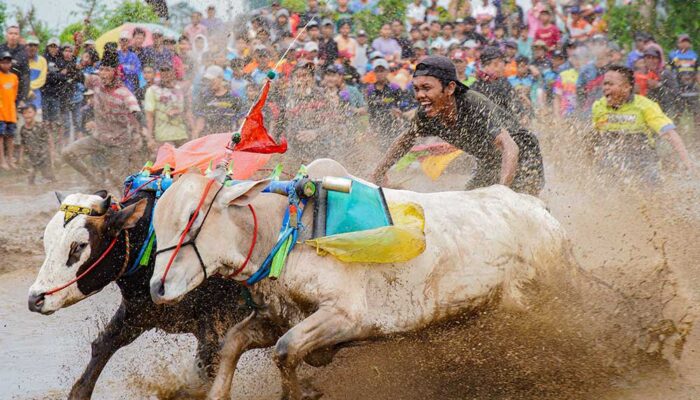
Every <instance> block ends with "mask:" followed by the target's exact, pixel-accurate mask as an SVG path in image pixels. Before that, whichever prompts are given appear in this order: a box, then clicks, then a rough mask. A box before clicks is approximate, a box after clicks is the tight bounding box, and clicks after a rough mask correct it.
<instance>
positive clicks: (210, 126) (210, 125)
mask: <svg viewBox="0 0 700 400" xmlns="http://www.w3.org/2000/svg"><path fill="white" fill-rule="evenodd" d="M243 112H244V111H243V102H242V101H241V98H240V97H235V96H233V95H232V94H231V93H230V92H228V91H227V92H226V93H225V94H224V95H223V96H216V95H214V93H212V92H211V91H209V90H206V91H205V92H204V93H203V94H202V96H201V97H200V98H199V101H198V102H197V104H196V108H195V115H196V116H197V117H202V118H204V121H205V126H204V134H206V135H208V134H212V133H223V132H231V131H232V130H233V129H234V128H235V124H236V121H237V120H238V119H239V118H240V117H242V113H243Z"/></svg>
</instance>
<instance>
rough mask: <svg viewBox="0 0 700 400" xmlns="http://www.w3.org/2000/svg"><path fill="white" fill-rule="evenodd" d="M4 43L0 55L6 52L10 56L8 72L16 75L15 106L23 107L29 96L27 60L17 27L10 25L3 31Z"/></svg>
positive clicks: (0, 45)
mask: <svg viewBox="0 0 700 400" xmlns="http://www.w3.org/2000/svg"><path fill="white" fill-rule="evenodd" d="M5 39H6V42H5V43H3V44H0V53H4V52H8V53H10V55H11V56H12V68H11V69H10V71H11V72H12V73H13V74H15V75H17V79H18V80H19V87H18V90H17V104H18V105H23V104H24V102H25V100H26V99H27V94H29V82H30V81H31V79H30V78H29V58H28V57H27V48H26V47H25V46H24V45H23V44H20V34H19V27H17V25H12V26H10V27H8V28H7V29H6V30H5Z"/></svg>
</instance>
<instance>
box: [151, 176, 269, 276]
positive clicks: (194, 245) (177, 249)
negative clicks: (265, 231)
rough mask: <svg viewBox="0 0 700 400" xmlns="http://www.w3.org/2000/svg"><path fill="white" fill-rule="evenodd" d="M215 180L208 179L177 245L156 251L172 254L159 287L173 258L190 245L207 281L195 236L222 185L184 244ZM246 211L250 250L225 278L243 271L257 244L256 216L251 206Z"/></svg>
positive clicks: (200, 228)
mask: <svg viewBox="0 0 700 400" xmlns="http://www.w3.org/2000/svg"><path fill="white" fill-rule="evenodd" d="M214 182H215V180H214V179H210V180H209V182H207V186H206V187H205V188H204V193H202V197H201V198H200V199H199V203H198V204H197V208H195V211H194V213H193V214H192V218H190V220H189V221H188V222H187V225H186V226H185V230H184V231H183V232H182V235H180V239H179V240H178V243H177V244H176V245H174V246H170V247H166V248H164V249H159V250H157V251H156V255H158V254H160V253H163V252H166V251H171V250H173V254H171V255H170V259H169V260H168V264H167V265H166V266H165V271H164V272H163V276H162V277H161V279H160V283H161V285H165V279H166V277H167V276H168V272H169V271H170V268H171V267H172V265H173V262H174V261H175V258H176V257H177V254H178V253H179V252H180V249H181V248H182V247H184V246H187V245H192V248H193V249H194V252H195V254H196V255H197V258H198V259H199V264H200V266H201V267H202V272H203V273H204V279H207V269H206V266H205V265H204V260H203V259H202V256H201V255H200V253H199V249H198V248H197V243H196V240H197V236H199V232H201V230H202V227H203V226H204V222H205V221H206V220H207V217H208V216H209V211H211V207H212V205H213V204H214V200H215V199H216V197H217V196H218V195H219V192H221V189H223V188H224V185H221V187H220V188H219V190H217V191H216V193H215V194H214V197H213V198H212V200H211V203H209V207H208V208H207V212H206V213H205V214H204V218H203V219H202V224H201V225H200V227H199V230H197V232H196V233H195V234H194V237H193V238H192V239H190V240H188V241H186V242H185V236H187V233H188V232H189V231H190V230H191V229H192V225H193V224H194V221H195V220H196V219H197V216H198V215H199V212H200V211H201V209H202V207H203V206H204V201H205V200H206V198H207V194H208V193H209V191H210V190H211V187H212V185H213V184H214ZM248 209H249V210H250V213H251V215H252V216H253V239H252V241H251V243H250V248H249V249H248V254H247V256H246V259H245V261H243V264H241V266H240V267H238V269H237V270H235V271H234V272H233V273H232V274H230V275H228V276H226V277H227V278H233V277H234V276H236V275H238V274H240V273H241V272H242V271H243V269H245V267H246V266H247V265H248V262H249V261H250V258H251V257H252V256H253V251H254V250H255V245H256V243H257V238H258V216H257V215H256V214H255V208H253V205H252V204H248Z"/></svg>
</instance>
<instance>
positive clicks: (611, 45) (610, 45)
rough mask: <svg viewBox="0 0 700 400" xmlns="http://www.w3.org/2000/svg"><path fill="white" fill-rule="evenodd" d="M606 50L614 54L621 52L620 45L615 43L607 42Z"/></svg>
mask: <svg viewBox="0 0 700 400" xmlns="http://www.w3.org/2000/svg"><path fill="white" fill-rule="evenodd" d="M608 48H609V49H610V50H612V51H614V52H616V53H617V52H620V51H622V49H621V48H620V45H619V44H617V43H615V42H608Z"/></svg>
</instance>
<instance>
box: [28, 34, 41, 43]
mask: <svg viewBox="0 0 700 400" xmlns="http://www.w3.org/2000/svg"><path fill="white" fill-rule="evenodd" d="M27 44H36V45H38V44H39V38H37V37H36V36H30V37H28V38H27Z"/></svg>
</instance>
